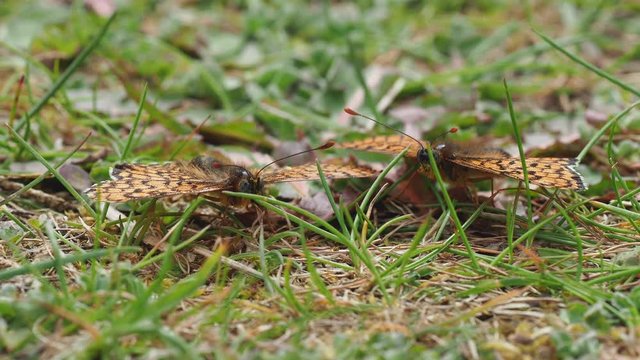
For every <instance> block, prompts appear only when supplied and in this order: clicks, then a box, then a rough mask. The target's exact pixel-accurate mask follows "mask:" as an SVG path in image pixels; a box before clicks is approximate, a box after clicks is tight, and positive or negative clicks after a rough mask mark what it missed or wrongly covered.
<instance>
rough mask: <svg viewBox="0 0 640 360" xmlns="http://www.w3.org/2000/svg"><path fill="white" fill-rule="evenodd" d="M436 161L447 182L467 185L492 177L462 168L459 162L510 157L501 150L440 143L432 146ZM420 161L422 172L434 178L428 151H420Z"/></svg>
mask: <svg viewBox="0 0 640 360" xmlns="http://www.w3.org/2000/svg"><path fill="white" fill-rule="evenodd" d="M431 151H432V152H433V157H434V160H435V162H436V164H437V166H438V170H439V172H440V174H441V175H442V177H443V178H444V180H445V181H447V182H452V183H460V184H462V183H466V182H468V181H474V180H482V179H488V178H491V177H492V176H491V175H490V174H487V173H486V172H482V171H480V170H477V169H471V168H467V167H464V166H460V165H459V164H457V162H459V161H461V160H463V159H466V158H502V157H505V156H508V154H507V153H505V152H504V151H502V150H500V149H494V148H479V147H477V146H473V145H471V146H464V144H457V143H451V142H440V143H435V144H433V145H432V148H431ZM417 157H418V161H419V162H420V165H421V168H422V172H424V173H425V175H426V176H427V177H429V178H431V179H433V178H434V174H433V169H432V168H431V163H430V162H429V154H428V153H427V150H426V149H420V150H419V151H418V155H417Z"/></svg>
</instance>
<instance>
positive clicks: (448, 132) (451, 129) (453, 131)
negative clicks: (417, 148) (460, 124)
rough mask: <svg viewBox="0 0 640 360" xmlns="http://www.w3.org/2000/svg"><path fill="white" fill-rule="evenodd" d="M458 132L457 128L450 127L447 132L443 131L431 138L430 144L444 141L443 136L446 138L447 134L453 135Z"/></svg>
mask: <svg viewBox="0 0 640 360" xmlns="http://www.w3.org/2000/svg"><path fill="white" fill-rule="evenodd" d="M457 132H458V128H457V127H452V128H450V129H449V130H447V131H444V132H442V133H440V134H438V135H436V136H434V137H433V139H432V140H431V142H434V141H436V140H438V139H444V137H445V136H447V134H453V133H457Z"/></svg>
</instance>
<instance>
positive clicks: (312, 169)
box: [86, 156, 378, 202]
mask: <svg viewBox="0 0 640 360" xmlns="http://www.w3.org/2000/svg"><path fill="white" fill-rule="evenodd" d="M279 160H281V159H279ZM263 170H264V171H263ZM322 170H323V173H324V175H325V177H326V178H327V179H344V178H361V177H371V176H375V175H377V174H378V172H377V171H375V170H373V169H371V168H369V167H365V166H358V165H354V164H348V163H347V164H345V163H325V164H323V165H322ZM111 177H112V179H111V180H107V181H104V182H101V183H98V184H95V185H93V186H92V187H90V188H89V189H88V190H87V191H86V194H87V196H89V197H90V198H93V199H97V200H100V201H107V202H125V201H129V200H140V199H147V198H161V197H166V196H173V195H186V194H194V195H195V194H206V193H215V192H220V191H225V190H227V191H235V192H245V193H254V194H257V193H260V192H262V189H263V187H264V185H267V184H273V183H280V182H290V181H310V180H318V179H320V175H319V174H318V169H317V166H316V164H315V163H310V164H306V165H300V166H293V167H283V168H277V169H273V170H265V168H264V167H263V168H262V169H261V170H259V171H256V172H252V171H250V170H248V169H246V168H244V167H242V166H238V165H232V164H221V163H220V162H218V161H216V160H214V159H213V158H210V157H205V156H198V157H196V158H194V159H193V160H191V161H189V162H181V161H177V162H171V163H166V164H119V165H116V166H115V167H114V168H113V170H112V172H111Z"/></svg>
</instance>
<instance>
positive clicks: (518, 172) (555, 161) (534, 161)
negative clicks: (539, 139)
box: [447, 157, 587, 191]
mask: <svg viewBox="0 0 640 360" xmlns="http://www.w3.org/2000/svg"><path fill="white" fill-rule="evenodd" d="M447 161H450V162H452V163H455V164H457V165H460V166H464V167H467V168H471V169H475V170H479V171H482V172H486V173H490V174H495V175H502V176H507V177H510V178H512V179H516V180H521V181H524V171H523V169H522V162H521V161H520V159H519V158H514V157H509V158H500V159H491V158H482V157H480V158H475V157H456V158H450V159H447ZM525 161H526V164H527V172H528V175H529V182H530V183H531V184H535V185H539V186H542V187H555V188H560V189H573V190H578V191H580V190H585V189H586V188H587V186H586V185H585V182H584V179H583V178H582V175H580V173H578V171H576V169H575V166H576V163H577V159H574V158H530V159H526V160H525Z"/></svg>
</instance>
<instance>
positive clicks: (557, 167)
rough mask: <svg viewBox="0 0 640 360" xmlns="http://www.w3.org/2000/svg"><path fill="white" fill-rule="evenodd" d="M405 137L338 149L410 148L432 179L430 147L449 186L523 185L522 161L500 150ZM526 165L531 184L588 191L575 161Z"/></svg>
mask: <svg viewBox="0 0 640 360" xmlns="http://www.w3.org/2000/svg"><path fill="white" fill-rule="evenodd" d="M345 112H346V113H348V114H350V115H354V116H361V117H364V118H366V119H369V120H372V121H374V122H376V123H378V124H381V125H383V126H386V127H389V126H387V125H385V124H383V123H380V122H378V121H376V120H374V119H371V118H370V117H367V116H364V115H362V114H360V113H357V112H355V111H353V110H351V109H345ZM392 129H393V128H392ZM393 130H395V131H398V132H400V131H399V130H396V129H393ZM400 133H402V132H400ZM402 134H403V135H390V136H374V137H371V138H367V139H363V140H356V141H351V142H343V143H340V144H338V145H337V146H338V147H341V148H345V149H352V150H363V151H371V152H379V153H385V154H398V153H400V152H401V151H402V150H404V149H406V148H409V150H408V151H407V156H408V157H412V158H415V159H416V160H417V161H418V162H419V163H420V165H421V167H422V171H423V172H425V174H426V175H427V176H428V177H430V178H433V177H434V176H433V170H432V169H431V166H430V162H429V154H428V153H427V150H426V149H427V147H431V151H432V152H433V156H434V158H435V160H436V164H437V165H438V170H439V172H440V174H441V175H442V176H443V177H444V178H445V180H447V181H448V182H452V183H466V182H468V181H476V180H483V179H491V178H493V177H496V176H506V177H509V178H512V179H515V180H520V181H524V170H523V167H522V162H521V160H520V158H517V157H512V156H511V155H509V154H508V153H507V152H505V151H503V150H501V149H495V148H488V147H481V146H465V145H464V144H459V143H454V142H449V141H440V142H434V143H428V142H423V141H420V140H418V139H415V138H413V137H411V136H409V135H407V134H404V133H402ZM525 163H526V165H527V173H528V177H529V182H530V183H531V184H534V185H538V186H542V187H555V188H560V189H572V190H577V191H582V190H586V188H587V186H586V184H585V181H584V178H583V177H582V175H580V173H579V172H578V171H577V170H576V168H575V167H576V165H577V163H578V160H577V159H575V158H557V157H542V158H526V159H525Z"/></svg>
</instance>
